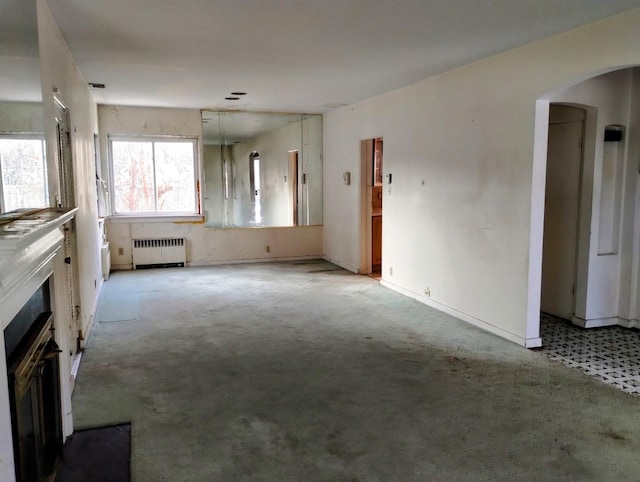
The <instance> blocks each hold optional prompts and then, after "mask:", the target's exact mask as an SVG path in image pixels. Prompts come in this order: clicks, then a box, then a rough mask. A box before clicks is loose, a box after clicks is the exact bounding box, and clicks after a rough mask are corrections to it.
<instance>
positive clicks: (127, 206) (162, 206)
mask: <svg viewBox="0 0 640 482" xmlns="http://www.w3.org/2000/svg"><path fill="white" fill-rule="evenodd" d="M110 146H111V149H110V152H111V182H112V192H113V197H112V203H113V212H114V214H121V215H127V214H195V213H197V206H198V199H197V190H196V179H197V175H196V173H197V171H196V154H195V152H196V140H195V139H182V138H181V139H167V138H154V139H149V138H144V139H142V138H140V139H130V138H128V139H119V138H114V137H112V138H111V139H110Z"/></svg>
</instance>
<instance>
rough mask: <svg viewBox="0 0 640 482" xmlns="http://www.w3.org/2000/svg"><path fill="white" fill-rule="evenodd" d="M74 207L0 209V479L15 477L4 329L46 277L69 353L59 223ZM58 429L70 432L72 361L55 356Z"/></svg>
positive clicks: (57, 336) (61, 342)
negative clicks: (57, 364)
mask: <svg viewBox="0 0 640 482" xmlns="http://www.w3.org/2000/svg"><path fill="white" fill-rule="evenodd" d="M76 210H77V209H71V210H70V209H56V208H47V209H42V210H32V211H22V212H13V213H8V214H3V215H0V328H2V329H1V330H0V480H2V481H13V480H15V463H16V459H15V457H14V445H13V431H12V423H11V410H10V403H9V386H8V378H7V370H8V368H7V358H6V357H7V355H6V353H5V329H6V328H7V326H9V324H10V323H11V322H12V320H14V317H15V316H16V315H17V314H18V313H19V312H20V310H21V308H22V307H23V306H25V303H27V302H28V301H29V300H30V299H31V297H32V296H33V295H34V293H36V291H38V290H39V289H40V287H41V286H42V285H43V284H44V283H46V281H47V280H49V293H50V303H51V311H52V312H53V320H54V321H53V327H54V335H53V336H54V340H55V343H57V345H58V347H59V348H60V350H61V355H68V353H69V348H70V343H71V338H70V333H71V330H72V329H73V327H72V326H71V325H70V320H71V319H72V312H71V307H70V306H69V301H68V300H69V295H68V279H67V265H66V264H65V256H64V249H63V242H64V235H63V231H62V230H63V226H64V225H65V224H66V223H68V222H69V221H71V219H72V218H73V216H74V215H75V212H76ZM59 365H60V366H59V373H60V403H61V405H60V407H61V417H62V433H63V437H64V438H66V437H67V436H69V435H70V434H71V433H72V432H73V419H72V412H71V391H72V379H71V366H70V365H71V363H70V357H69V356H60V357H59Z"/></svg>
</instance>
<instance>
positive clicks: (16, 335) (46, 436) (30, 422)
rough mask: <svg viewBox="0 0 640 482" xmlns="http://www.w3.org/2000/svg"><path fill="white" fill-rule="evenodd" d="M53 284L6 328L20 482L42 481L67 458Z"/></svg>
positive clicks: (13, 427)
mask: <svg viewBox="0 0 640 482" xmlns="http://www.w3.org/2000/svg"><path fill="white" fill-rule="evenodd" d="M53 331H54V329H53V315H52V313H51V299H50V292H49V281H48V280H47V281H46V282H45V283H44V284H43V285H42V286H41V287H40V288H39V289H38V291H37V292H36V293H35V294H34V295H33V296H32V297H31V299H30V300H29V301H28V302H27V303H26V305H25V306H24V307H23V308H22V309H21V310H20V312H19V313H18V314H17V315H16V316H15V318H14V319H13V320H12V321H11V323H10V324H9V325H8V326H7V328H5V330H4V338H5V351H6V354H7V367H8V378H9V397H10V405H11V426H12V431H13V447H14V455H15V457H14V459H15V465H16V479H17V480H18V482H32V481H34V482H43V481H46V480H47V478H49V477H50V476H51V474H52V473H53V472H54V470H55V468H56V466H57V464H58V463H59V462H60V458H61V454H62V442H63V440H62V414H61V406H60V372H59V361H58V358H59V356H58V355H59V351H60V350H59V349H58V346H57V345H56V342H55V341H54V337H53Z"/></svg>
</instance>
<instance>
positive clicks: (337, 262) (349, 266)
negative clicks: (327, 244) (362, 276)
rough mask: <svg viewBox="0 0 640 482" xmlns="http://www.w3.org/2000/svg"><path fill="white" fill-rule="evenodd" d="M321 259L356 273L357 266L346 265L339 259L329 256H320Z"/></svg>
mask: <svg viewBox="0 0 640 482" xmlns="http://www.w3.org/2000/svg"><path fill="white" fill-rule="evenodd" d="M322 259H324V260H325V261H328V262H329V263H333V264H335V265H336V266H340V267H341V268H344V269H346V270H347V271H351V272H352V273H355V274H358V271H359V270H358V268H356V267H354V266H351V265H348V264H346V263H342V262H341V261H338V260H337V259H333V258H330V257H329V256H324V255H323V256H322Z"/></svg>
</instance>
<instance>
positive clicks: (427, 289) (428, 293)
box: [424, 286, 431, 298]
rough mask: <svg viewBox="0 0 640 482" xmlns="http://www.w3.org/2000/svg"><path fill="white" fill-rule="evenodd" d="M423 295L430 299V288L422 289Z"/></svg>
mask: <svg viewBox="0 0 640 482" xmlns="http://www.w3.org/2000/svg"><path fill="white" fill-rule="evenodd" d="M424 295H425V296H428V297H429V298H431V288H429V287H428V286H427V287H426V288H425V289H424Z"/></svg>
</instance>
